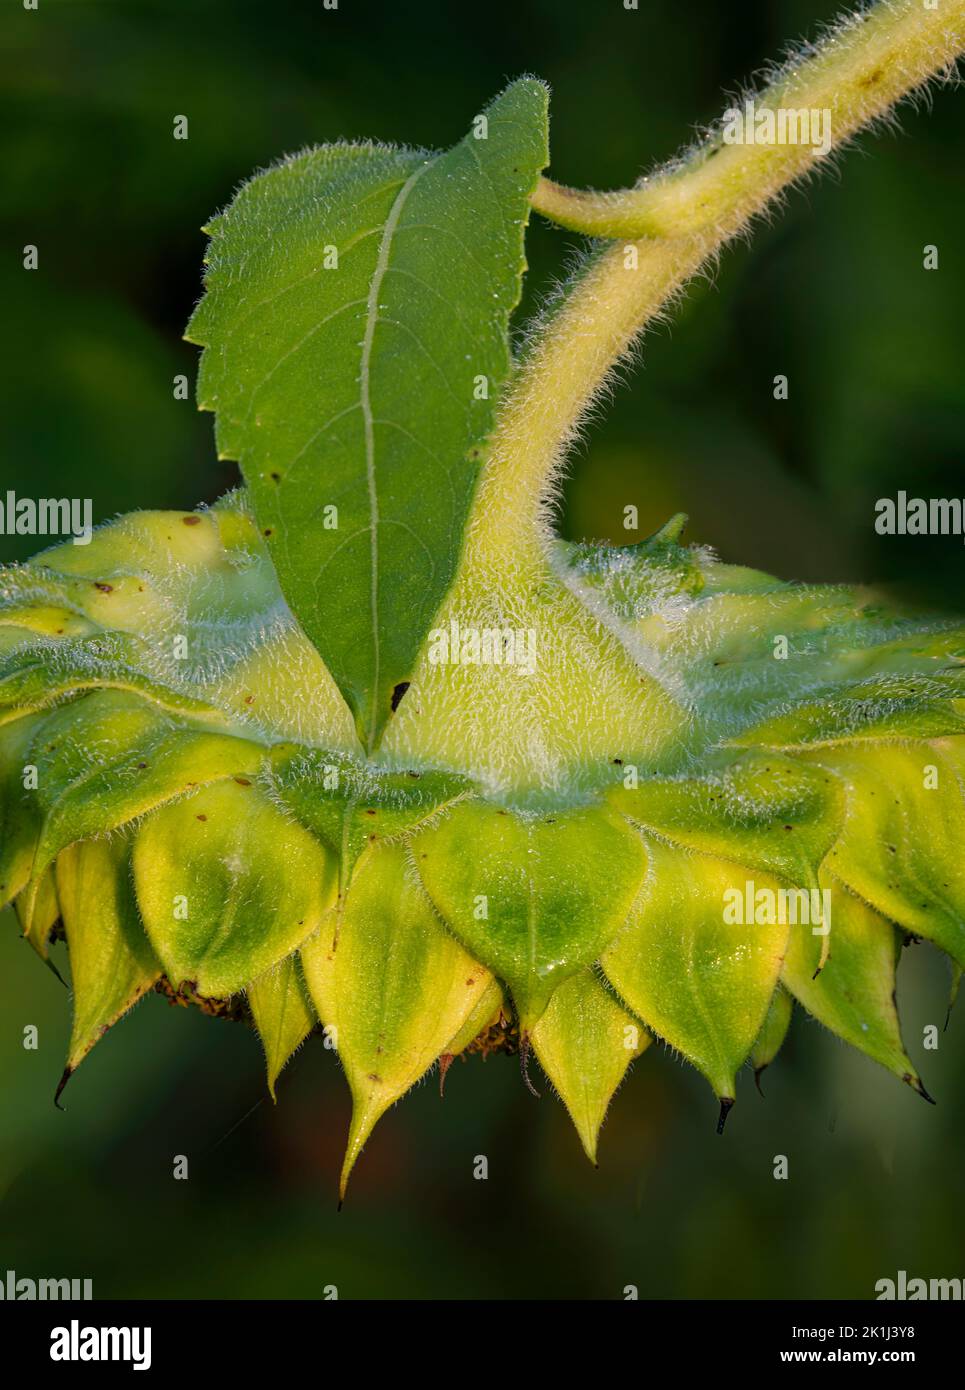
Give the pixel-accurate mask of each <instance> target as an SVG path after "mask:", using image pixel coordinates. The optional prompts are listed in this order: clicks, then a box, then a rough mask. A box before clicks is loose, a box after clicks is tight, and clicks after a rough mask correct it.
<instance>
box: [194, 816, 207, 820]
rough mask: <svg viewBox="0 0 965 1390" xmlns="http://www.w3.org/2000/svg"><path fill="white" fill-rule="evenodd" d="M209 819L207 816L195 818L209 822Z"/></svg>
mask: <svg viewBox="0 0 965 1390" xmlns="http://www.w3.org/2000/svg"><path fill="white" fill-rule="evenodd" d="M207 819H208V817H207V816H200V815H199V816H195V820H207Z"/></svg>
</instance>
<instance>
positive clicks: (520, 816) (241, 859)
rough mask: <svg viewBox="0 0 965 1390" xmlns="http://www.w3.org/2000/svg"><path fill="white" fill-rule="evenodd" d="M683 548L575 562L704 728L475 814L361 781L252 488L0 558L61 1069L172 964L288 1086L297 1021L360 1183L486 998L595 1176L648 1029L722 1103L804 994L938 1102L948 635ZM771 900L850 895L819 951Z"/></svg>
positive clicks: (961, 953)
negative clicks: (388, 1124) (258, 1046)
mask: <svg viewBox="0 0 965 1390" xmlns="http://www.w3.org/2000/svg"><path fill="white" fill-rule="evenodd" d="M678 531H679V526H677V525H672V526H670V527H668V528H665V531H664V532H662V533H660V534H659V535H658V536H657V537H655V538H654V539H653V540H652V541H651V542H649V543H646V544H644V545H642V546H639V547H632V548H628V549H624V550H619V551H615V550H606V549H602V548H599V549H590V548H587V547H580V548H577V549H574V550H567V549H565V548H561V549H560V550H559V552H558V554H557V555H556V557H555V563H556V565H557V573H558V578H559V579H560V580H561V581H562V583H563V584H565V585H566V586H567V587H568V589H569V590H570V594H569V596H568V601H569V602H570V603H571V602H572V596H573V595H574V594H575V595H576V596H577V598H578V599H579V600H580V602H581V603H582V604H583V605H584V606H585V608H586V609H587V610H588V611H589V612H590V613H591V614H592V615H593V617H594V619H595V620H596V621H597V622H598V623H599V624H600V625H601V627H603V628H606V629H608V630H609V632H610V633H611V634H612V635H614V636H615V637H616V638H617V639H618V640H619V641H620V643H621V644H622V645H623V647H624V648H625V649H626V651H627V652H629V653H630V655H631V656H633V657H635V659H637V660H638V661H639V662H640V663H641V668H643V666H644V664H645V666H646V670H647V672H648V676H649V677H650V678H651V679H656V680H657V681H658V682H659V683H660V685H661V687H662V689H663V690H664V691H666V692H668V693H669V695H670V696H672V698H673V701H674V705H675V710H676V711H677V717H679V713H680V711H683V712H684V713H685V715H686V721H685V722H686V725H687V728H688V730H689V733H688V736H687V737H686V738H684V739H681V740H680V747H679V753H678V755H677V757H676V762H675V763H673V764H671V765H668V764H667V761H666V759H665V758H664V759H663V761H662V764H661V766H660V767H659V769H654V768H653V767H652V766H649V765H648V763H647V758H646V754H645V753H644V752H643V750H639V749H634V748H625V747H621V748H614V749H613V750H612V756H611V757H608V758H606V759H602V760H601V762H600V766H599V768H598V772H597V777H596V786H595V790H594V791H593V793H592V794H591V795H587V793H586V786H585V777H584V776H581V780H580V784H579V785H580V791H579V794H578V795H575V796H574V797H572V798H569V799H568V798H567V797H566V796H565V795H557V796H556V797H555V798H554V799H553V801H552V804H550V802H548V801H547V798H546V797H545V796H533V795H526V796H524V795H520V796H519V797H514V796H513V795H511V794H504V795H501V796H499V797H496V796H494V795H493V793H492V792H491V791H490V792H488V793H487V792H486V790H485V789H486V787H487V768H486V767H485V766H484V765H480V766H473V767H455V766H453V767H445V768H442V767H432V766H428V765H422V764H420V763H419V762H418V760H415V761H412V762H409V763H408V764H406V765H401V764H399V763H398V762H392V761H391V760H390V759H389V758H388V757H387V756H383V757H382V759H381V761H373V760H367V759H365V758H364V756H363V755H362V751H361V749H360V747H359V745H358V743H357V740H356V734H355V729H354V725H353V721H352V719H351V717H350V715H349V712H348V709H347V707H346V706H345V704H344V702H343V701H342V699H341V697H340V696H339V694H338V692H337V690H336V689H335V686H334V684H333V682H332V681H331V678H330V677H329V675H328V673H327V672H326V671H325V668H324V666H323V665H322V663H321V661H320V659H319V657H318V655H317V653H316V652H315V649H314V648H313V647H312V646H311V644H310V643H309V642H308V640H307V638H305V636H304V634H303V633H302V632H301V630H300V629H299V627H298V626H297V624H296V623H295V622H294V620H293V619H292V616H291V614H290V612H289V611H288V609H287V607H286V605H285V603H284V601H283V599H282V597H281V595H280V592H279V590H278V587H277V583H276V581H275V579H274V574H273V571H272V568H271V564H270V561H269V560H268V558H267V555H266V552H265V549H264V545H263V542H262V540H261V537H260V536H259V534H258V532H257V529H256V527H255V525H254V523H253V521H252V519H251V517H250V515H249V514H248V512H247V510H246V507H245V502H244V498H243V496H242V495H240V494H236V495H234V496H232V497H230V498H228V499H225V501H223V502H222V503H220V504H218V505H217V506H216V507H214V508H212V509H211V510H210V511H204V512H200V513H189V514H183V513H143V514H138V515H134V516H132V517H128V518H124V519H122V520H121V521H119V522H117V523H115V524H114V525H112V526H109V527H107V528H105V529H104V530H102V531H100V532H98V533H97V534H96V535H95V537H94V539H93V541H92V543H91V544H90V545H89V546H86V547H84V546H73V545H66V546H63V547H60V548H58V549H56V550H54V551H50V552H47V553H46V554H45V555H43V556H41V557H39V558H38V560H36V561H35V562H32V563H31V564H29V565H25V566H21V567H15V568H11V569H7V570H4V571H2V572H0V897H2V901H3V902H4V903H7V902H10V901H13V902H14V904H15V907H16V910H17V913H18V916H19V918H20V921H21V924H22V927H23V930H24V933H25V935H26V936H27V937H28V938H29V939H30V940H31V942H32V944H33V945H34V946H35V948H36V949H37V950H38V951H40V952H41V954H43V953H44V952H45V951H46V946H47V941H48V939H49V936H50V933H51V930H52V929H53V927H54V925H55V923H56V922H57V920H58V918H59V919H60V920H61V921H62V923H63V930H64V933H65V935H66V938H67V942H68V946H69V950H70V959H71V973H72V982H73V992H74V1026H73V1032H72V1037H71V1043H70V1052H69V1057H68V1063H67V1065H68V1072H69V1071H70V1070H72V1069H73V1068H75V1067H76V1066H77V1065H78V1064H79V1062H80V1061H81V1060H82V1058H83V1057H84V1056H85V1055H86V1054H87V1052H88V1051H89V1050H90V1049H91V1047H92V1046H93V1045H94V1043H95V1042H96V1041H97V1040H98V1038H99V1037H100V1036H101V1035H102V1034H103V1033H104V1032H105V1031H106V1030H107V1029H108V1028H110V1027H111V1026H112V1024H113V1023H114V1022H115V1021H116V1020H117V1019H118V1018H119V1017H120V1016H121V1015H122V1014H123V1013H124V1012H125V1011H126V1010H127V1009H128V1008H130V1006H131V1005H132V1004H133V1003H134V1002H136V1001H137V1000H138V999H139V998H140V997H141V996H142V995H143V994H144V993H145V992H146V991H148V990H150V989H151V988H152V987H153V986H154V985H155V984H156V983H157V982H158V981H159V980H161V979H162V977H164V978H166V980H167V981H168V983H169V985H170V987H172V988H173V989H175V990H179V989H182V988H184V989H185V990H186V991H187V992H189V993H190V994H191V995H192V996H199V997H202V998H206V999H219V1000H220V999H226V998H230V997H237V996H242V995H243V996H245V997H246V999H247V1004H248V1008H249V1010H250V1012H251V1015H252V1017H253V1019H254V1022H255V1024H256V1027H257V1029H258V1032H259V1034H260V1036H261V1038H262V1040H263V1043H264V1047H265V1053H266V1059H267V1066H268V1080H269V1085H270V1086H271V1087H272V1089H273V1088H274V1084H275V1081H276V1079H277V1077H278V1075H279V1073H280V1071H281V1070H282V1068H283V1067H284V1065H285V1063H286V1061H287V1060H288V1058H289V1057H290V1056H291V1055H292V1053H293V1052H294V1051H295V1050H296V1049H297V1048H298V1047H299V1046H300V1045H301V1043H302V1042H303V1041H304V1040H305V1038H306V1037H307V1036H308V1034H309V1033H310V1032H312V1031H313V1030H314V1029H316V1028H323V1029H324V1033H325V1038H326V1042H327V1043H328V1044H329V1045H330V1046H333V1047H335V1048H337V1051H338V1053H339V1056H340V1059H341V1061H342V1065H343V1067H344V1069H345V1072H346V1075H347V1078H348V1080H349V1083H350V1086H351V1089H352V1093H353V1098H354V1104H355V1113H354V1118H353V1123H352V1131H351V1136H350V1141H349V1151H348V1155H347V1158H346V1170H345V1174H346V1176H347V1173H348V1171H349V1169H350V1167H351V1165H352V1163H353V1162H354V1160H355V1158H356V1156H357V1154H358V1152H359V1151H360V1149H361V1147H362V1145H363V1144H364V1142H365V1139H366V1137H367V1135H368V1134H369V1132H370V1131H371V1128H372V1126H373V1125H374V1124H375V1122H376V1121H377V1120H378V1118H379V1116H380V1115H381V1114H382V1113H384V1111H385V1109H386V1108H387V1107H388V1106H389V1105H391V1104H392V1103H393V1102H394V1101H395V1100H396V1099H398V1097H399V1096H401V1095H402V1094H403V1093H404V1092H405V1091H406V1090H408V1089H409V1088H410V1087H411V1086H412V1085H413V1084H414V1083H415V1082H417V1081H418V1080H419V1079H420V1077H422V1076H423V1075H424V1074H425V1072H426V1071H427V1070H428V1069H429V1068H430V1067H431V1066H432V1064H433V1062H434V1061H436V1059H438V1058H444V1059H449V1058H451V1056H452V1055H454V1054H456V1053H458V1052H460V1051H462V1050H463V1049H464V1048H465V1047H467V1046H468V1045H469V1044H470V1043H471V1042H472V1041H473V1039H474V1038H475V1037H476V1036H477V1035H479V1034H480V1033H481V1032H483V1031H484V1030H485V1029H486V1028H487V1027H488V1026H489V1025H490V1024H491V1023H492V1022H493V1020H494V1019H496V1018H498V1017H499V1016H500V1013H503V1014H504V1016H505V1017H507V1018H509V1017H510V1016H514V1017H515V1020H516V1022H517V1024H518V1027H519V1029H520V1032H521V1035H522V1038H523V1045H524V1047H525V1048H527V1049H528V1048H532V1049H533V1050H534V1051H535V1053H536V1055H537V1056H538V1058H539V1060H540V1062H541V1064H542V1066H543V1068H544V1070H545V1071H546V1072H547V1074H548V1075H549V1077H550V1079H551V1081H552V1082H553V1084H554V1086H555V1087H556V1088H557V1090H558V1091H559V1092H560V1094H561V1095H562V1097H563V1099H564V1101H565V1103H566V1105H567V1107H568V1109H569V1111H570V1113H571V1115H572V1117H573V1120H574V1122H575V1124H576V1127H577V1129H578V1131H579V1134H580V1137H581V1139H582V1141H583V1144H584V1146H585V1148H586V1149H587V1152H588V1153H590V1154H591V1155H592V1154H593V1153H594V1152H595V1145H596V1137H597V1133H598V1130H599V1127H600V1124H601V1122H602V1119H603V1116H604V1113H605V1110H606V1108H607V1104H608V1102H609V1100H610V1098H611V1096H612V1094H613V1092H614V1091H615V1089H616V1088H617V1086H618V1085H619V1083H620V1081H621V1080H622V1078H623V1076H624V1074H625V1072H626V1069H627V1067H628V1065H629V1064H630V1062H631V1061H632V1060H633V1059H634V1057H636V1056H637V1055H639V1053H640V1052H641V1051H643V1050H644V1048H645V1047H646V1046H647V1044H648V1043H649V1041H650V1039H651V1037H652V1036H656V1037H659V1038H661V1039H663V1040H664V1041H665V1042H667V1043H668V1044H669V1045H670V1046H671V1047H673V1048H674V1049H676V1050H677V1051H679V1052H680V1053H681V1054H682V1055H683V1056H685V1057H686V1058H687V1059H688V1060H689V1061H691V1062H692V1063H694V1065H696V1066H697V1067H698V1068H700V1070H701V1071H702V1072H703V1073H704V1074H705V1075H706V1076H707V1078H708V1080H709V1081H710V1082H711V1084H712V1086H713V1087H714V1090H715V1091H716V1093H717V1095H718V1096H719V1097H720V1098H721V1100H722V1101H724V1102H729V1101H732V1100H733V1098H734V1085H735V1074H736V1072H737V1071H738V1069H739V1068H740V1067H741V1066H742V1064H743V1063H744V1062H745V1061H746V1060H751V1061H752V1063H753V1065H754V1066H755V1068H758V1069H759V1068H760V1067H762V1066H764V1065H766V1064H767V1063H768V1062H769V1061H770V1060H771V1058H772V1057H773V1055H774V1054H775V1053H776V1051H777V1049H778V1048H779V1046H780V1044H781V1041H782V1040H783V1037H784V1034H785V1032H786V1030H787V1025H788V1021H789V1017H790V1005H791V999H792V998H793V999H796V1000H797V1001H798V1002H799V1003H800V1004H802V1005H803V1006H804V1007H805V1008H806V1009H807V1010H808V1011H809V1012H810V1013H811V1014H812V1015H813V1016H814V1017H815V1018H817V1019H818V1020H820V1021H821V1022H822V1023H824V1024H826V1025H827V1026H828V1027H829V1028H830V1029H832V1030H833V1031H834V1032H835V1033H837V1034H838V1035H839V1036H840V1037H842V1038H844V1039H845V1040H846V1041H848V1042H850V1043H852V1044H854V1045H855V1046H856V1047H858V1048H860V1049H861V1050H862V1051H864V1052H865V1053H867V1054H868V1055H869V1056H871V1057H873V1058H874V1059H875V1060H876V1061H878V1062H880V1063H882V1064H883V1065H885V1066H886V1067H888V1068H889V1069H890V1070H891V1071H893V1072H895V1073H896V1074H897V1075H898V1076H900V1077H902V1078H903V1079H904V1080H906V1081H908V1082H909V1083H910V1084H912V1085H913V1086H915V1087H916V1088H917V1089H922V1088H921V1083H920V1081H919V1080H918V1076H917V1072H916V1070H915V1067H914V1065H913V1064H912V1062H911V1061H910V1060H909V1058H908V1057H907V1055H906V1053H905V1049H904V1047H903V1044H902V1041H901V1037H900V1032H899V1028H898V1020H897V1014H896V1008H895V1002H894V982H895V966H896V960H897V956H898V953H899V943H900V940H901V934H902V932H904V933H911V934H914V935H916V936H920V937H925V938H928V939H929V940H931V941H932V942H934V943H935V944H936V945H937V946H939V947H940V948H941V949H942V950H944V951H945V952H947V953H948V955H949V956H950V957H951V959H952V961H953V963H954V966H955V968H956V970H960V969H961V968H962V967H965V870H963V867H962V861H961V845H962V842H963V829H965V804H963V799H962V776H963V772H965V740H963V739H962V737H961V735H962V733H963V732H965V700H963V685H962V681H963V666H962V661H963V652H965V635H963V633H962V631H961V629H960V628H958V627H956V626H955V625H954V624H953V623H950V622H946V621H942V620H936V619H916V618H914V617H907V616H901V615H899V614H896V613H893V612H890V611H887V610H886V609H884V608H882V607H881V606H879V605H878V604H876V603H875V602H874V601H873V599H872V598H871V596H869V595H862V594H860V593H857V592H856V591H853V590H846V589H838V588H835V589H812V588H804V587H794V586H789V585H784V584H780V583H779V582H778V581H776V580H772V579H770V578H769V577H767V576H764V575H759V574H755V573H753V572H751V571H746V570H738V569H735V568H733V567H728V566H723V565H719V564H718V563H716V562H715V561H714V560H713V559H712V558H711V557H709V556H708V555H706V554H704V553H703V552H700V551H698V550H691V549H684V548H682V547H681V546H680V545H679V544H678V540H677V535H678ZM567 611H568V609H567V608H566V607H563V608H561V613H563V614H564V615H565V613H566V612H567ZM547 612H548V618H547V621H552V620H553V613H552V609H551V608H550V609H548V610H547ZM564 620H565V618H561V619H560V621H564ZM514 679H518V677H517V676H515V675H514ZM573 698H574V696H573V692H572V691H569V692H561V694H560V700H561V704H562V703H563V702H564V701H565V700H567V699H569V700H571V701H572V700H573ZM512 717H513V710H512V704H511V701H509V700H507V705H506V707H505V708H502V709H498V708H494V709H493V710H492V711H491V718H492V720H493V721H494V723H495V724H496V725H497V727H498V725H499V723H500V722H501V721H502V722H506V721H510V720H512ZM570 717H571V718H578V717H579V708H578V706H577V707H576V708H571V709H570ZM490 785H491V784H490ZM782 891H784V892H785V894H786V893H787V892H788V891H790V892H791V893H793V894H796V895H797V898H798V899H800V898H802V895H803V896H806V898H807V901H808V902H811V901H820V902H821V903H828V902H829V903H830V932H827V931H825V930H824V927H826V926H827V925H828V923H827V922H826V921H823V919H819V920H818V922H817V925H818V927H819V930H818V931H817V932H815V931H814V930H813V926H814V922H813V921H806V922H804V923H803V924H801V923H798V924H793V923H792V924H790V925H789V924H788V922H787V920H786V919H783V918H782V914H781V913H775V912H774V911H773V909H770V910H769V909H767V907H766V906H765V908H764V909H761V908H760V906H759V903H760V897H759V895H760V894H761V893H763V895H764V901H765V904H766V903H767V902H770V903H771V904H773V903H774V902H778V901H780V900H781V899H780V895H781V893H782ZM812 895H813V898H812ZM824 895H827V896H824ZM728 902H730V903H731V904H735V903H736V904H744V905H746V906H747V908H748V910H749V912H750V915H751V916H752V917H753V919H754V920H750V921H749V920H747V919H746V914H745V919H744V920H743V921H741V920H739V917H740V914H738V919H737V920H735V916H734V913H733V912H732V913H731V914H730V916H728V913H727V911H726V910H725V908H726V904H727V903H728Z"/></svg>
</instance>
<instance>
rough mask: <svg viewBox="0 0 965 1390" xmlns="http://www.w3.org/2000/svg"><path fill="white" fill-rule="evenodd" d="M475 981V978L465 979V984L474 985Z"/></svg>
mask: <svg viewBox="0 0 965 1390" xmlns="http://www.w3.org/2000/svg"><path fill="white" fill-rule="evenodd" d="M475 983H476V981H475V980H472V979H470V980H467V981H466V985H467V986H468V985H474V984H475Z"/></svg>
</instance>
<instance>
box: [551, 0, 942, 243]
mask: <svg viewBox="0 0 965 1390" xmlns="http://www.w3.org/2000/svg"><path fill="white" fill-rule="evenodd" d="M963 49H965V0H934V8H926V4H925V0H880V3H879V4H877V5H875V6H874V8H873V9H870V10H867V11H863V12H862V13H860V14H856V15H852V16H849V17H848V18H847V19H845V20H843V21H842V22H841V23H840V24H838V25H837V26H835V27H834V28H832V29H831V30H830V31H829V33H828V34H827V36H826V37H825V38H824V39H823V40H822V41H821V42H820V43H818V44H817V45H815V46H814V48H813V49H812V50H811V51H810V54H809V55H808V56H806V57H805V58H803V59H802V60H800V61H796V62H792V63H790V64H789V65H788V66H786V67H785V68H783V69H781V70H780V71H779V72H778V74H777V76H776V78H775V80H774V81H773V82H772V83H771V84H770V85H769V86H768V87H767V88H765V90H764V91H762V92H760V93H759V94H757V95H756V96H754V97H753V103H754V109H755V112H756V113H759V118H760V121H761V123H762V125H761V128H762V130H763V122H764V121H765V120H766V119H768V117H767V114H766V113H773V116H774V120H775V128H777V123H778V122H779V121H783V122H784V129H785V131H788V130H790V131H791V133H792V136H793V135H802V134H803V135H806V134H807V133H808V131H807V128H806V127H804V126H803V125H802V124H801V123H800V121H799V119H798V114H799V113H805V112H806V113H808V114H809V115H810V113H820V118H821V120H822V122H823V121H824V120H826V121H827V127H828V129H827V136H828V138H827V140H825V139H824V138H822V139H821V141H820V143H814V142H813V141H812V140H810V139H803V140H800V141H799V142H798V141H794V142H793V143H792V142H791V141H788V142H786V143H779V142H776V141H775V142H772V143H749V142H747V143H728V140H727V138H726V135H725V132H726V131H727V125H726V122H725V123H724V124H723V125H722V127H721V129H718V130H717V131H715V133H714V134H713V135H712V136H711V137H710V138H709V139H708V140H707V142H706V143H705V144H704V145H702V146H701V147H700V148H699V149H697V150H696V151H695V152H694V154H693V155H692V156H691V157H690V158H688V159H685V160H684V161H683V163H681V164H680V165H678V166H677V167H676V168H672V169H671V170H669V171H666V172H662V173H660V174H657V175H655V176H653V177H650V178H643V179H642V180H641V181H640V182H639V183H638V184H637V186H636V187H634V188H626V189H621V190H620V191H618V192H613V193H596V192H592V191H583V190H579V189H572V188H565V187H564V186H562V185H561V184H558V183H554V182H553V181H552V180H551V179H545V178H544V179H542V180H541V181H540V184H539V186H538V187H537V189H536V192H535V193H534V195H533V199H532V202H533V207H534V208H535V209H536V210H537V212H540V213H542V214H543V215H544V216H546V217H548V218H550V219H551V220H552V221H554V222H558V223H559V224H560V225H561V226H564V227H568V228H570V229H571V230H574V231H579V232H585V233H587V234H588V235H590V236H602V237H627V238H634V239H635V238H638V237H644V236H651V237H677V236H690V235H693V234H694V233H696V232H700V231H706V230H714V231H716V232H717V233H718V239H719V240H724V239H725V238H726V237H728V236H731V235H733V232H734V231H735V230H736V228H737V227H739V226H741V225H743V223H744V222H746V221H747V220H748V218H750V217H753V216H754V214H755V213H757V212H760V211H761V210H762V209H763V208H764V207H766V206H767V204H768V203H769V202H770V200H771V199H772V198H773V197H774V195H775V194H776V193H778V192H780V190H781V189H783V188H785V187H786V186H787V185H788V184H790V183H793V182H794V181H795V180H796V179H798V178H801V177H803V176H806V175H807V174H808V173H810V172H811V171H812V170H813V169H814V168H815V167H816V166H819V165H820V162H821V159H822V158H823V157H824V156H825V155H826V154H827V152H828V150H829V148H831V147H840V146H841V145H842V144H843V143H844V142H845V141H847V140H848V139H849V137H850V136H852V135H853V134H854V133H855V132H856V131H857V130H860V129H861V127H862V126H865V125H867V124H868V123H869V122H870V121H873V120H875V118H876V117H879V116H881V115H883V114H884V113H885V112H887V111H888V110H889V108H890V107H891V106H893V105H894V103H895V102H896V101H899V100H900V99H901V98H902V97H903V96H905V95H906V94H907V93H908V92H911V91H914V90H915V88H916V87H919V86H921V84H922V83H923V82H926V81H927V80H928V79H929V78H930V77H932V76H934V75H935V74H937V73H940V72H942V71H943V70H944V69H947V68H949V67H950V65H951V64H953V63H954V62H955V60H956V58H957V57H958V56H959V55H960V53H961V52H962V51H963ZM750 99H751V98H748V100H750ZM738 110H739V111H741V112H743V103H742V104H741V107H739V108H738ZM825 113H826V115H825ZM788 122H790V123H789V124H788ZM732 128H733V127H732ZM822 137H823V127H822Z"/></svg>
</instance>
